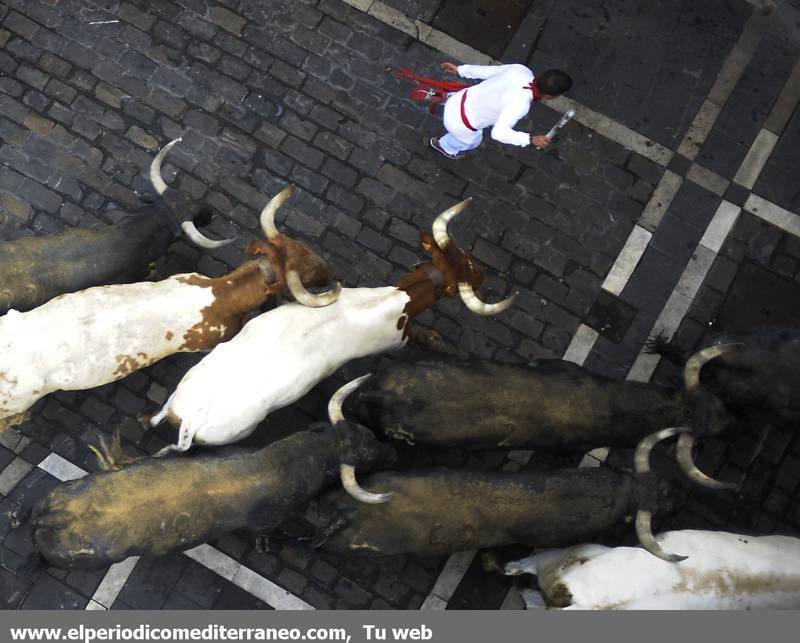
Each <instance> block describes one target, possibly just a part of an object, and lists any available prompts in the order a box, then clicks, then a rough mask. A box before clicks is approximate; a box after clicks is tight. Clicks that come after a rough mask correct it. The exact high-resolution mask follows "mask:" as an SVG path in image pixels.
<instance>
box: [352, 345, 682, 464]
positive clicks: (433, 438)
mask: <svg viewBox="0 0 800 643" xmlns="http://www.w3.org/2000/svg"><path fill="white" fill-rule="evenodd" d="M367 386H368V387H369V388H371V389H372V390H375V391H379V392H381V393H386V394H387V395H385V396H375V397H370V396H367V397H365V398H364V401H363V402H362V405H363V408H364V410H365V413H366V414H367V415H368V416H369V417H370V419H371V420H372V421H373V423H374V424H375V425H376V426H378V427H380V428H381V429H382V430H383V431H384V432H386V433H387V434H388V435H390V436H392V437H396V438H400V439H409V440H411V441H419V442H423V443H433V444H445V445H449V446H452V445H461V446H469V447H472V448H534V449H550V450H560V449H586V448H594V447H600V446H633V445H635V444H636V443H637V442H638V441H639V440H640V439H641V438H642V437H644V436H645V435H647V434H648V433H650V432H652V431H653V430H656V429H657V428H663V427H664V426H668V424H664V422H673V421H674V420H675V419H677V418H676V416H677V415H678V414H679V413H680V411H681V404H680V401H679V399H678V396H677V394H675V393H674V392H672V391H669V390H666V389H660V388H658V387H653V386H646V385H638V384H635V383H630V382H628V383H625V382H615V381H612V380H609V379H607V378H604V377H601V376H596V375H594V374H592V373H590V372H589V371H586V370H585V369H582V368H581V367H579V366H576V365H574V364H571V363H569V362H564V361H561V360H543V361H539V362H536V363H534V364H533V365H531V366H517V365H511V364H502V363H497V362H492V361H489V360H468V361H465V360H458V359H454V358H445V357H442V358H431V359H424V360H419V361H414V362H406V363H399V364H393V365H391V366H389V367H388V368H387V369H386V370H385V371H384V372H383V373H381V374H380V375H379V376H378V377H377V378H375V379H374V381H372V382H370V383H368V384H367Z"/></svg>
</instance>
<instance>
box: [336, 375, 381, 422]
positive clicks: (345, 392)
mask: <svg viewBox="0 0 800 643" xmlns="http://www.w3.org/2000/svg"><path fill="white" fill-rule="evenodd" d="M370 377H372V373H367V374H366V375H362V376H361V377H357V378H355V379H354V380H350V381H349V382H348V383H347V384H345V385H344V386H341V387H339V388H338V389H337V390H336V392H335V393H334V394H333V395H332V396H331V399H330V401H329V402H328V421H329V422H330V423H331V424H332V425H334V426H336V425H337V424H338V423H339V422H344V420H345V417H344V412H343V411H342V405H343V404H344V401H345V400H346V399H347V398H348V397H349V396H350V394H351V393H352V392H353V391H355V390H356V389H357V388H358V387H360V386H361V384H363V383H364V382H365V381H367V380H368V379H369V378H370Z"/></svg>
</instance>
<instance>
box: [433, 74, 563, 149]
mask: <svg viewBox="0 0 800 643" xmlns="http://www.w3.org/2000/svg"><path fill="white" fill-rule="evenodd" d="M442 69H443V70H444V71H446V72H447V73H450V74H458V75H459V76H461V77H462V78H481V79H483V82H481V83H478V84H477V85H473V86H471V87H468V88H466V89H462V90H461V91H458V92H455V93H453V94H450V95H449V96H448V97H447V100H446V101H445V104H444V114H443V120H444V127H445V129H446V130H447V134H445V135H444V136H441V137H439V138H432V139H431V147H432V148H433V149H435V150H436V151H437V152H441V153H442V154H444V155H445V156H446V157H447V158H449V159H453V160H455V159H460V158H461V157H463V156H464V154H465V153H466V152H468V151H469V150H474V149H475V148H476V147H478V146H479V145H480V144H481V141H482V140H483V130H484V129H485V128H487V127H491V128H492V130H491V136H492V138H493V139H494V140H496V141H500V142H501V143H508V144H509V145H518V146H520V147H527V146H528V145H534V146H535V147H536V148H537V149H543V148H545V147H547V146H548V145H549V144H550V139H549V138H547V137H546V136H534V135H532V134H528V133H527V132H519V131H517V130H515V129H514V125H516V124H517V121H519V120H520V119H521V118H524V117H525V116H526V115H527V113H528V110H529V109H530V107H531V103H532V102H533V101H538V100H542V99H548V98H553V97H554V96H558V95H559V94H563V93H564V92H566V91H568V90H569V88H570V87H572V79H571V78H570V77H569V75H568V74H566V73H565V72H563V71H560V70H558V69H551V70H549V71H546V72H544V74H542V75H541V76H540V77H539V78H535V77H534V75H533V72H532V71H531V70H530V69H528V68H527V67H525V65H460V66H457V65H455V64H454V63H442Z"/></svg>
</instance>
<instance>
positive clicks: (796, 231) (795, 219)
mask: <svg viewBox="0 0 800 643" xmlns="http://www.w3.org/2000/svg"><path fill="white" fill-rule="evenodd" d="M744 209H745V211H746V212H749V213H750V214H753V215H755V216H757V217H759V218H760V219H763V220H764V221H767V222H768V223H771V224H772V225H774V226H777V227H779V228H780V229H781V230H785V231H786V232H788V233H790V234H793V235H795V236H797V237H800V216H798V215H796V214H795V213H794V212H790V211H789V210H786V209H784V208H782V207H781V206H779V205H776V204H775V203H772V202H771V201H767V200H766V199H764V198H762V197H760V196H758V195H757V194H751V195H750V196H749V197H748V199H747V201H746V202H745V204H744Z"/></svg>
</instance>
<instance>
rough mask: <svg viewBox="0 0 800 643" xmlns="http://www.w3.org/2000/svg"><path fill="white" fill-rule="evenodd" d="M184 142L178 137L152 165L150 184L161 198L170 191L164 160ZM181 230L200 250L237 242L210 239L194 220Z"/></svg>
mask: <svg viewBox="0 0 800 643" xmlns="http://www.w3.org/2000/svg"><path fill="white" fill-rule="evenodd" d="M182 140H183V139H182V138H181V137H178V138H176V139H174V140H172V141H170V142H169V143H167V144H166V145H165V146H164V147H162V148H161V150H159V152H158V154H156V157H155V158H154V159H153V162H152V163H151V164H150V182H151V183H152V184H153V188H154V189H155V191H156V192H157V193H158V195H159V196H161V197H163V196H164V195H165V193H166V192H167V190H168V189H169V186H168V185H167V183H166V181H164V178H163V177H162V176H161V164H162V163H163V162H164V158H165V157H166V156H167V154H169V151H170V150H171V149H172V148H173V147H174V146H175V145H177V144H178V143H180V142H181V141H182ZM181 230H183V232H184V234H185V235H186V238H187V239H189V241H191V242H192V243H193V244H195V245H196V246H198V247H199V248H206V249H211V250H213V249H214V248H222V247H223V246H227V245H228V244H230V243H233V242H234V241H236V239H209V238H208V237H206V236H205V235H204V234H202V233H201V232H200V231H199V230H198V229H197V226H195V224H194V221H193V220H188V221H184V222H182V223H181Z"/></svg>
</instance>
